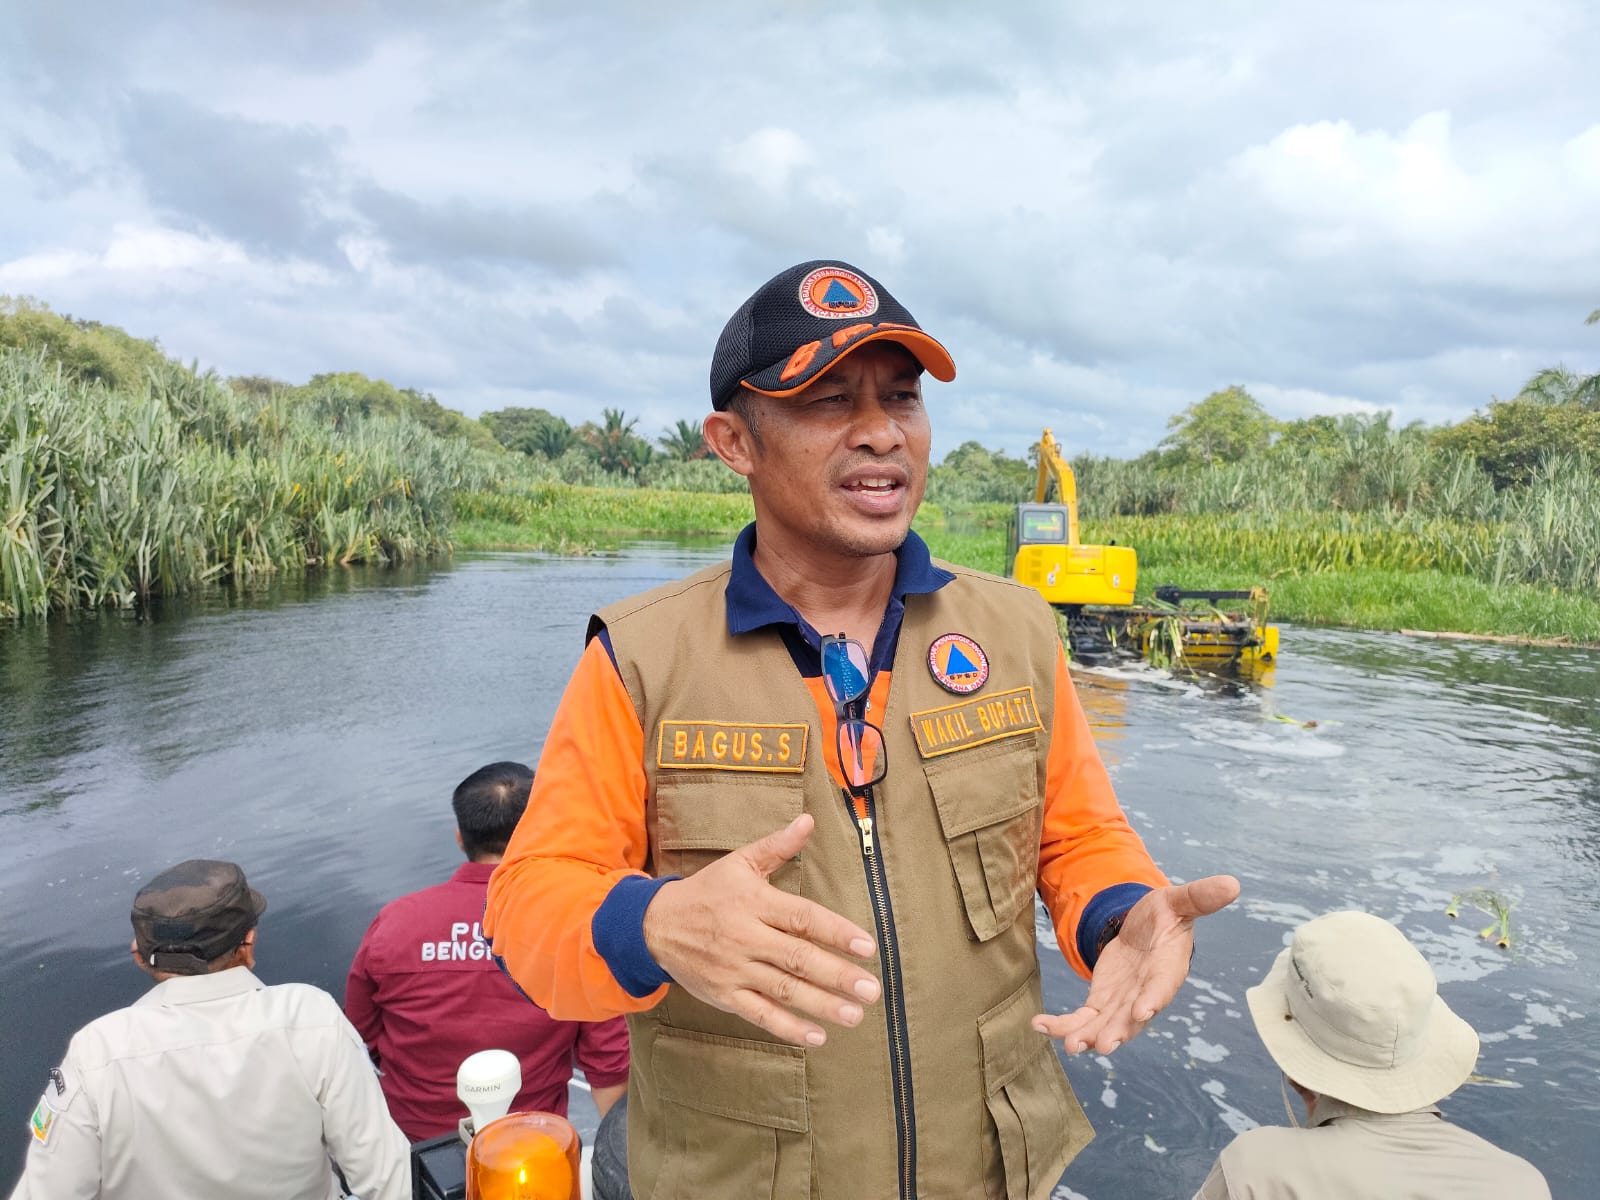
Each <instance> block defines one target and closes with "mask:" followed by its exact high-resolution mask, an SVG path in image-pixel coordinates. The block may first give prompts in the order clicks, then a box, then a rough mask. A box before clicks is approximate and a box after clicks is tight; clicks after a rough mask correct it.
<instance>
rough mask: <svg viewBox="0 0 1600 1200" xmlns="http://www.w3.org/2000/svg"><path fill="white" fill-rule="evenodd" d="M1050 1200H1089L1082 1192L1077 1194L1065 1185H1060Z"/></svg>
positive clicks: (1052, 1193) (1057, 1185)
mask: <svg viewBox="0 0 1600 1200" xmlns="http://www.w3.org/2000/svg"><path fill="white" fill-rule="evenodd" d="M1050 1200H1089V1197H1087V1196H1085V1195H1084V1194H1083V1193H1082V1192H1075V1191H1073V1190H1072V1189H1071V1188H1069V1187H1068V1186H1067V1185H1066V1184H1064V1183H1058V1184H1056V1186H1055V1190H1054V1191H1052V1192H1051V1193H1050Z"/></svg>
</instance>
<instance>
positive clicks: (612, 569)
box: [0, 545, 1600, 1200]
mask: <svg viewBox="0 0 1600 1200" xmlns="http://www.w3.org/2000/svg"><path fill="white" fill-rule="evenodd" d="M713 557H716V554H715V553H713V552H709V551H704V550H689V549H679V548H674V547H670V546H659V545H652V546H640V547H636V548H633V549H631V550H630V551H628V552H626V553H624V554H622V555H619V556H608V557H594V558H583V559H564V560H563V559H551V558H544V557H538V556H532V555H511V554H505V555H486V556H475V557H469V558H463V559H460V560H458V561H457V562H455V563H454V564H452V565H449V566H445V567H439V568H418V569H401V570H394V571H387V572H384V571H367V572H353V573H339V574H336V575H333V576H331V577H330V576H322V577H318V578H316V579H313V580H310V581H306V582H303V583H291V584H284V585H280V586H278V587H276V588H274V589H273V590H271V591H269V592H267V593H263V594H260V595H257V596H255V597H253V598H250V599H238V598H231V597H228V596H217V597H213V598H210V599H207V600H204V601H200V602H197V603H195V604H192V605H186V606H169V607H167V608H166V609H164V610H162V611H161V612H159V613H158V614H156V615H155V616H154V617H153V618H152V619H148V620H143V621H140V620H134V619H131V618H126V617H119V616H113V615H102V616H98V617H91V618H88V619H85V620H82V621H80V622H78V623H77V624H75V625H70V626H69V625H56V626H54V627H52V628H50V629H48V630H45V629H42V628H23V629H15V628H9V627H0V947H3V950H4V958H3V965H0V1011H3V1014H4V1016H3V1025H4V1030H5V1042H4V1053H3V1054H0V1130H3V1131H5V1132H4V1134H3V1136H0V1188H9V1185H10V1184H11V1182H12V1180H13V1179H14V1178H15V1174H16V1172H17V1170H18V1169H19V1165H20V1161H21V1156H22V1153H23V1149H24V1146H25V1145H26V1141H27V1135H26V1133H25V1129H24V1127H25V1123H26V1121H27V1116H28V1113H29V1112H30V1110H31V1109H32V1106H33V1104H34V1102H35V1100H36V1098H37V1096H38V1094H39V1092H40V1091H41V1089H42V1087H43V1085H44V1082H45V1078H46V1072H47V1070H48V1068H49V1067H50V1066H51V1065H53V1064H54V1063H55V1062H56V1061H57V1059H58V1058H59V1056H60V1054H61V1053H62V1051H63V1049H64V1048H65V1045H66V1042H67V1039H68V1037H69V1036H70V1034H71V1033H72V1031H73V1030H74V1029H76V1028H77V1027H78V1026H79V1025H81V1024H82V1023H84V1022H85V1021H87V1020H89V1019H90V1018H92V1017H94V1016H96V1015H97V1014H99V1013H101V1012H104V1011H106V1010H107V1009H109V1008H112V1007H116V1006H119V1005H122V1004H125V1003H128V1002H130V1001H132V1000H133V999H134V998H135V997H136V996H137V995H138V994H139V993H140V991H141V990H143V986H144V978H143V976H141V975H140V974H139V973H138V971H137V970H136V969H135V968H134V966H133V965H132V964H131V963H130V962H129V959H128V954H127V944H128V939H129V936H130V931H129V926H128V906H129V902H130V900H131V899H132V896H133V893H134V892H135V891H136V890H137V888H138V887H139V885H140V883H141V882H142V881H143V880H144V879H146V878H148V877H149V876H150V875H151V874H153V873H154V872H155V871H157V870H159V869H161V868H162V867H165V866H168V865H170V864H172V863H174V862H177V861H179V860H181V859H184V858H191V857H214V858H232V859H236V860H238V861H240V862H241V863H243V864H244V865H245V867H246V869H247V870H248V872H249V875H250V879H251V881H252V883H253V884H254V885H255V886H256V887H258V888H259V889H261V890H262V891H264V892H265V893H266V895H267V896H268V898H269V900H270V902H271V908H270V910H269V912H268V913H267V915H266V917H265V918H264V920H263V922H262V927H261V933H260V961H259V973H260V974H261V975H262V976H263V977H264V978H265V979H266V980H267V981H268V982H279V981H285V980H291V979H300V980H307V981H310V982H312V983H316V984H319V985H321V986H323V987H325V988H328V989H329V990H331V991H333V992H334V993H335V994H337V995H342V994H343V984H344V973H345V970H346V968H347V966H348V964H349V960H350V956H351V954H352V952H353V951H354V949H355V947H356V944H357V942H358V941H359V939H360V937H361V934H362V931H363V930H364V929H365V927H366V925H367V922H368V921H369V920H370V919H371V917H372V915H373V913H374V912H375V911H376V910H377V908H378V907H379V906H380V905H381V904H382V903H384V902H385V901H387V900H389V899H391V898H392V897H394V896H396V895H398V894H400V893H402V892H405V891H409V890H411V889H414V888H418V887H422V886H425V885H428V884H432V883H435V882H438V881H440V880H442V879H444V878H445V877H446V876H447V875H448V874H449V873H450V871H451V870H453V869H454V867H455V865H456V863H457V862H458V861H459V858H458V852H457V850H456V847H455V844H454V841H453V839H452V832H453V823H452V820H451V816H450V810H449V796H450V791H451V789H452V788H453V787H454V785H455V784H456V782H457V781H458V780H460V779H461V778H462V777H463V776H464V775H466V774H467V773H468V772H470V771H471V770H473V769H474V768H476V767H477V766H479V765H481V764H483V763H486V762H489V761H492V760H495V759H502V758H517V759H523V760H525V761H528V762H533V761H534V760H535V759H536V758H537V755H538V753H539V748H540V744H541V741H542V738H543V731H544V729H545V727H546V725H547V723H548V721H549V718H550V715H551V712H552V711H553V709H554V707H555V704H556V701H557V699H558V698H559V696H560V694H561V690H562V687H563V685H564V682H565V680H566V677H567V674H568V672H569V671H570V670H571V668H572V666H573V664H574V662H576V660H577V657H578V653H579V650H580V644H581V637H582V630H583V626H584V622H585V619H586V617H587V615H588V614H589V613H590V612H591V611H592V610H593V609H595V608H596V607H598V606H600V605H602V604H605V603H607V602H608V601H611V600H613V599H616V598H618V597H621V596H624V595H627V594H629V593H632V592H635V591H639V590H641V589H643V588H646V587H649V586H651V585H653V584H655V583H658V582H660V581H663V580H666V579H671V578H676V577H678V576H681V575H684V574H686V573H688V572H689V571H690V570H692V569H694V568H695V567H697V566H699V565H700V564H702V563H703V562H706V561H709V560H710V559H711V558H713ZM1597 668H1600V657H1596V656H1595V655H1593V654H1588V653H1584V652H1578V651H1562V650H1553V649H1529V648H1517V647H1507V646H1495V645H1469V644H1463V643H1446V642H1429V641H1417V640H1413V639H1409V638H1405V637H1401V636H1398V635H1390V634H1369V633H1351V632H1344V631H1331V630H1314V629H1299V628H1291V629H1286V630H1285V631H1284V654H1283V661H1282V663H1281V665H1279V666H1278V667H1277V668H1276V670H1275V672H1273V674H1272V676H1271V677H1270V678H1269V679H1267V680H1264V681H1263V682H1262V683H1260V684H1257V685H1254V686H1249V687H1240V686H1237V685H1235V686H1218V685H1216V684H1215V683H1200V684H1197V683H1194V682H1187V681H1182V680H1175V679H1173V678H1171V677H1170V676H1167V675H1164V674H1160V673H1156V672H1152V671H1147V670H1142V669H1141V670H1135V671H1126V672H1122V673H1115V674H1111V673H1108V674H1099V673H1093V672H1085V673H1079V674H1077V676H1076V678H1077V682H1078V687H1079V691H1080V694H1081V696H1082V698H1083V702H1084V705H1085V707H1086V708H1087V710H1088V712H1089V714H1090V719H1091V721H1092V722H1093V724H1094V727H1095V732H1096V736H1097V738H1098V740H1099V743H1100V748H1101V751H1102V753H1103V754H1104V755H1105V757H1106V759H1107V761H1108V763H1109V765H1110V768H1111V772H1112V775H1113V777H1114V778H1115V780H1116V783H1117V788H1118V792H1119V794H1120V795H1121V797H1122V801H1123V804H1124V806H1125V807H1126V808H1127V810H1128V812H1129V814H1130V817H1131V818H1132V820H1133V821H1134V824H1135V825H1136V827H1137V828H1138V829H1139V830H1140V831H1141V832H1142V833H1143V834H1144V836H1145V838H1146V839H1147V841H1148V842H1149V844H1150V847H1151V849H1152V851H1153V853H1154V854H1155V856H1156V858H1157V859H1158V860H1159V861H1160V862H1161V864H1162V866H1163V867H1164V868H1165V869H1166V870H1167V872H1168V873H1169V874H1170V875H1172V876H1174V877H1175V878H1180V879H1190V878H1194V877H1196V876H1199V875H1202V874H1209V873H1212V872H1215V871H1231V872H1233V873H1234V874H1236V875H1238V876H1239V878H1240V879H1241V880H1242V881H1243V884H1244V895H1243V897H1242V899H1241V900H1240V901H1239V902H1238V903H1237V904H1236V905H1235V906H1234V907H1233V908H1231V909H1229V910H1227V911H1225V912H1224V913H1222V914H1220V915H1218V916H1215V917H1212V918H1209V919H1208V920H1206V921H1205V922H1203V923H1202V927H1201V931H1200V936H1199V947H1198V953H1197V956H1196V959H1195V964H1194V970H1193V974H1192V975H1191V978H1190V983H1189V984H1188V985H1187V986H1186V987H1185V989H1184V990H1183V991H1182V992H1181V993H1180V994H1179V997H1178V999H1177V1001H1176V1002H1175V1003H1174V1004H1173V1006H1172V1007H1171V1008H1170V1009H1168V1011H1167V1012H1166V1013H1165V1014H1164V1015H1163V1016H1162V1017H1161V1018H1159V1019H1158V1020H1157V1022H1156V1023H1155V1024H1154V1025H1152V1027H1151V1028H1150V1030H1149V1031H1148V1032H1147V1033H1146V1034H1145V1035H1144V1036H1143V1037H1141V1038H1139V1039H1137V1040H1136V1041H1134V1042H1132V1043H1130V1044H1129V1045H1127V1046H1125V1047H1123V1048H1122V1049H1121V1050H1119V1051H1118V1052H1117V1053H1116V1055H1115V1056H1114V1058H1110V1059H1097V1058H1080V1059H1073V1060H1071V1061H1070V1062H1069V1063H1068V1073H1069V1074H1070V1075H1071V1077H1072V1081H1073V1085H1074V1087H1075V1088H1076V1089H1077V1092H1078V1095H1079V1097H1080V1098H1081V1099H1082V1101H1083V1104H1084V1107H1085V1108H1086V1109H1087V1110H1088V1112H1089V1114H1090V1117H1091V1118H1092V1119H1093V1121H1094V1123H1095V1125H1096V1127H1097V1129H1098V1130H1099V1137H1098V1139H1097V1140H1096V1141H1095V1142H1094V1144H1093V1145H1092V1146H1090V1147H1089V1149H1088V1150H1087V1151H1085V1152H1084V1154H1083V1155H1082V1156H1081V1157H1080V1158H1079V1159H1078V1160H1077V1162H1076V1163H1074V1164H1073V1166H1072V1167H1071V1169H1070V1170H1069V1171H1068V1173H1067V1175H1066V1177H1065V1179H1064V1180H1063V1181H1062V1184H1061V1186H1060V1187H1059V1188H1058V1189H1057V1191H1056V1197H1057V1200H1069V1198H1079V1197H1084V1198H1088V1200H1111V1198H1114V1197H1158V1196H1178V1197H1187V1196H1189V1195H1190V1193H1191V1192H1192V1191H1193V1189H1194V1188H1195V1187H1196V1186H1198V1184H1199V1182H1200V1180H1201V1178H1202V1177H1203V1176H1204V1175H1205V1172H1206V1170H1207V1169H1208V1167H1209V1165H1210V1163H1211V1161H1212V1159H1213V1157H1214V1156H1215V1154H1216V1152H1217V1151H1218V1150H1219V1149H1220V1148H1221V1147H1222V1146H1223V1145H1224V1144H1225V1143H1226V1142H1227V1141H1228V1139H1229V1138H1230V1137H1231V1136H1232V1135H1233V1133H1234V1132H1235V1131H1236V1130H1241V1129H1245V1128H1249V1127H1250V1126H1252V1125H1254V1124H1256V1123H1258V1122H1259V1123H1265V1124H1277V1123H1282V1122H1283V1120H1284V1117H1283V1111H1282V1105H1281V1101H1280V1099H1279V1092H1278V1077H1277V1074H1276V1071H1275V1068H1274V1067H1273V1066H1272V1064H1271V1061H1270V1060H1269V1059H1268V1058H1267V1056H1266V1053H1265V1052H1264V1051H1263V1050H1262V1049H1261V1048H1260V1047H1259V1044H1258V1043H1257V1041H1256V1038H1255V1034H1254V1031H1253V1029H1252V1027H1251V1025H1250V1023H1249V1020H1248V1018H1247V1017H1246V1016H1245V1015H1244V1014H1245V1007H1244V989H1245V988H1246V987H1247V986H1249V985H1250V984H1251V983H1253V982H1254V981H1255V980H1256V979H1257V978H1258V977H1259V976H1260V975H1261V973H1262V972H1264V971H1265V970H1266V968H1267V966H1268V965H1269V964H1270V962H1271V961H1272V958H1273V956H1274V954H1275V953H1276V952H1277V951H1278V949H1279V948H1280V947H1281V946H1282V945H1283V944H1284V942H1285V939H1286V937H1287V936H1288V933H1289V931H1290V929H1291V928H1292V927H1293V926H1294V925H1295V924H1297V923H1298V922H1300V921H1302V920H1305V919H1307V918H1309V917H1311V916H1313V915H1316V914H1318V913H1322V912H1326V911H1329V910H1332V909H1338V908H1347V907H1359V908H1364V909H1367V910H1369V911H1371V912H1375V913H1377V914H1379V915H1381V916H1384V917H1387V918H1389V919H1391V920H1393V921H1395V922H1397V923H1398V924H1399V925H1400V927H1401V928H1402V929H1403V930H1404V931H1405V932H1406V934H1407V935H1408V936H1409V937H1410V938H1411V939H1412V940H1413V941H1414V942H1415V943H1416V944H1417V945H1418V946H1419V947H1420V948H1421V950H1422V951H1423V953H1424V954H1426V955H1427V957H1428V959H1429V960H1430V961H1431V962H1432V963H1433V965H1434V968H1435V970H1436V971H1437V972H1438V974H1439V978H1440V980H1441V986H1442V991H1443V994H1444V996H1445V998H1446V999H1447V1000H1448V1002H1449V1003H1450V1004H1451V1006H1452V1007H1454V1008H1455V1009H1456V1011H1457V1012H1459V1013H1461V1014H1462V1015H1463V1016H1464V1017H1465V1018H1466V1019H1467V1020H1469V1021H1470V1022H1471V1023H1472V1024H1473V1025H1474V1026H1475V1027H1476V1028H1477V1030H1478V1031H1479V1033H1480V1035H1481V1036H1482V1039H1483V1052H1482V1056H1481V1058H1480V1060H1479V1064H1478V1072H1479V1074H1480V1076H1482V1081H1481V1082H1475V1083H1473V1084H1470V1085H1468V1086H1467V1087H1465V1088H1463V1089H1462V1090H1461V1091H1460V1092H1458V1093H1457V1094H1456V1096H1455V1097H1454V1098H1452V1099H1451V1100H1449V1101H1448V1102H1447V1103H1446V1105H1445V1111H1446V1113H1447V1115H1448V1116H1450V1117H1452V1118H1453V1119H1455V1120H1457V1121H1459V1122H1460V1123H1462V1124H1463V1125H1465V1126H1467V1127H1468V1128H1470V1129H1473V1130H1475V1131H1477V1132H1479V1133H1482V1134H1484V1135H1486V1136H1488V1137H1490V1138H1491V1139H1492V1140H1494V1141H1496V1142H1498V1143H1499V1144H1501V1145H1503V1146H1505V1147H1507V1148H1508V1149H1511V1150H1514V1151H1516V1152H1518V1153H1520V1154H1524V1155H1526V1156H1528V1157H1529V1158H1531V1159H1532V1160H1533V1161H1534V1162H1535V1163H1537V1164H1538V1165H1539V1166H1540V1167H1541V1168H1542V1169H1543V1170H1544V1171H1545V1173H1546V1175H1547V1176H1548V1177H1549V1179H1550V1182H1551V1185H1552V1187H1553V1189H1554V1192H1555V1194H1556V1196H1558V1197H1581V1196H1593V1195H1595V1194H1596V1188H1595V1183H1594V1180H1595V1177H1596V1175H1597V1174H1600V967H1597V957H1600V711H1597V706H1596V693H1597V691H1600V688H1597V678H1600V677H1597ZM1279 718H1288V719H1290V720H1282V719H1279ZM1290 721H1292V722H1295V723H1290ZM1304 722H1315V723H1316V724H1315V727H1314V728H1307V727H1305V726H1304V725H1303V724H1301V723H1304ZM1481 887H1488V888H1493V889H1495V890H1496V891H1497V892H1499V893H1500V894H1502V895H1503V896H1505V897H1507V898H1508V899H1509V900H1510V901H1511V902H1512V903H1513V905H1514V910H1513V917H1512V920H1513V937H1514V941H1513V944H1512V946H1511V948H1510V949H1509V950H1498V949H1496V948H1495V947H1494V946H1492V945H1491V944H1488V943H1486V942H1484V941H1482V940H1480V939H1479V938H1478V937H1477V930H1478V929H1479V928H1481V927H1482V926H1483V925H1484V924H1487V923H1488V920H1489V918H1488V917H1487V916H1486V915H1483V914H1481V913H1479V912H1477V911H1476V910H1471V909H1464V910H1463V912H1462V915H1461V919H1460V920H1459V921H1451V920H1449V919H1448V918H1447V917H1446V915H1445V908H1446V906H1447V904H1448V902H1449V900H1450V898H1451V896H1452V895H1453V894H1454V893H1458V892H1462V891H1465V890H1467V889H1471V888H1481ZM1038 924H1039V928H1040V931H1041V936H1042V939H1043V940H1044V941H1045V943H1046V945H1044V946H1043V947H1042V958H1043V960H1044V963H1045V981H1046V983H1045V992H1046V997H1047V1000H1048V1001H1049V1002H1050V1003H1051V1004H1052V1005H1054V1006H1056V1007H1058V1008H1060V1009H1063V1010H1065V1009H1071V1008H1073V1007H1075V1006H1076V1005H1077V1004H1078V1003H1079V1001H1080V999H1081V997H1082V995H1083V985H1082V984H1081V983H1079V981H1078V980H1077V979H1076V977H1075V976H1073V975H1072V974H1071V973H1070V972H1069V971H1068V970H1067V969H1066V967H1065V965H1064V963H1063V962H1062V960H1061V958H1060V956H1059V954H1057V952H1056V951H1055V949H1054V948H1053V947H1054V940H1053V935H1052V934H1051V933H1050V928H1049V924H1048V922H1046V921H1045V920H1044V919H1043V917H1042V915H1041V916H1040V919H1039V922H1038ZM591 1111H592V1110H591ZM575 1115H576V1116H577V1118H578V1119H579V1121H580V1124H582V1123H584V1122H585V1121H586V1120H589V1121H592V1118H589V1117H585V1116H584V1114H583V1112H582V1110H581V1108H580V1109H577V1110H575ZM1585 1179H1588V1180H1589V1181H1590V1182H1589V1183H1587V1184H1586V1183H1584V1182H1583V1181H1584V1180H1585Z"/></svg>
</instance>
